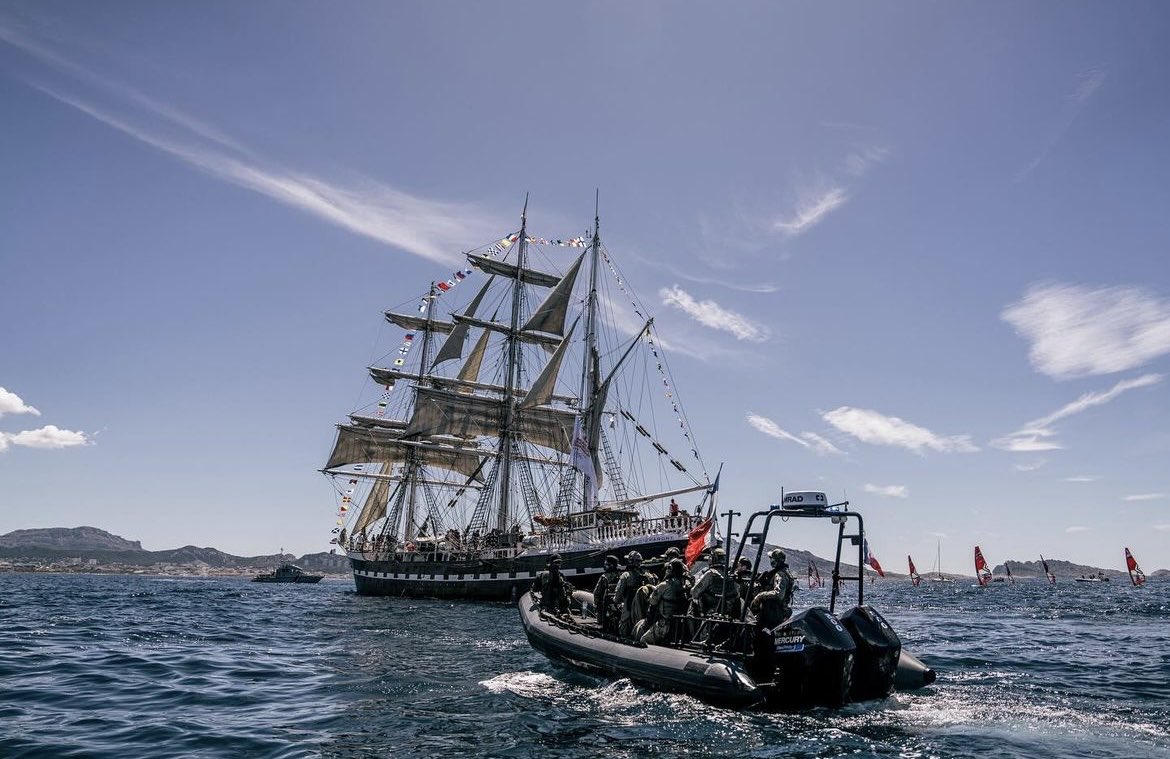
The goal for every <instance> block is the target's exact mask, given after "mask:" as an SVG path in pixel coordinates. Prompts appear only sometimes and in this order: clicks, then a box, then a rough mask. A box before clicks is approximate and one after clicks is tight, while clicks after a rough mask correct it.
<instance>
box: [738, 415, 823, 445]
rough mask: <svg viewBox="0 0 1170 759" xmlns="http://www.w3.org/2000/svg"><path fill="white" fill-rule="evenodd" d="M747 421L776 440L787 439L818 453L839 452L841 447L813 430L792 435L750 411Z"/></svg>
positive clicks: (769, 420) (764, 417)
mask: <svg viewBox="0 0 1170 759" xmlns="http://www.w3.org/2000/svg"><path fill="white" fill-rule="evenodd" d="M747 422H748V424H750V425H751V426H752V427H755V428H756V429H757V430H759V431H760V432H762V433H764V434H765V435H768V436H770V437H774V438H776V439H777V440H787V441H789V442H792V443H796V444H797V445H799V446H801V447H803V448H808V449H809V450H812V451H815V452H816V453H820V454H827V453H841V449H840V448H838V447H837V446H835V445H833V444H832V443H830V442H829V441H828V440H826V439H825V438H823V437H821V436H820V435H818V434H816V433H815V432H802V433H800V435H794V434H792V433H791V432H788V431H787V430H784V429H781V427H780V425H778V424H776V423H775V422H774V421H772V420H771V419H769V418H767V417H766V416H760V415H759V414H755V413H752V412H748V414H747Z"/></svg>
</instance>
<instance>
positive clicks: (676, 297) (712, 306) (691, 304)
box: [658, 285, 771, 343]
mask: <svg viewBox="0 0 1170 759" xmlns="http://www.w3.org/2000/svg"><path fill="white" fill-rule="evenodd" d="M658 296H659V297H660V298H662V303H663V305H666V306H673V307H674V308H677V309H679V310H680V311H682V312H683V313H685V314H686V315H687V316H690V317H691V318H692V319H694V320H695V321H697V322H699V323H700V324H702V325H703V326H706V327H710V328H711V329H717V330H720V331H723V332H730V333H731V334H732V335H735V338H736V339H737V340H750V341H751V342H754V343H761V342H764V341H765V340H767V339H768V337H769V336H770V335H771V332H770V331H769V330H768V328H767V327H765V326H764V325H762V324H758V323H756V322H754V321H752V320H751V319H749V318H747V317H746V316H744V315H742V314H737V313H736V312H734V311H731V310H729V309H726V308H724V307H723V306H720V305H719V304H718V303H716V302H715V301H713V300H704V301H697V300H695V299H694V297H692V296H691V294H690V293H688V292H687V291H686V290H683V289H682V288H681V287H679V286H678V285H674V286H673V287H664V288H662V289H661V290H659V291H658Z"/></svg>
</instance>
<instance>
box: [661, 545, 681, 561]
mask: <svg viewBox="0 0 1170 759" xmlns="http://www.w3.org/2000/svg"><path fill="white" fill-rule="evenodd" d="M662 555H663V556H664V557H666V559H667V560H668V561H669V560H670V559H677V558H680V557H682V551H680V550H678V549H677V548H675V547H674V546H671V547H670V548H667V549H666V552H665V553H663V554H662Z"/></svg>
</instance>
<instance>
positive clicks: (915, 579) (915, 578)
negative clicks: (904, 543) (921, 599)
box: [906, 554, 922, 588]
mask: <svg viewBox="0 0 1170 759" xmlns="http://www.w3.org/2000/svg"><path fill="white" fill-rule="evenodd" d="M906 561H908V562H910V583H911V584H912V585H913V586H914V587H916V588H917V587H918V583H920V582H922V576H921V575H920V574H918V570H917V569H915V568H914V559H912V558H910V556H909V554H907V555H906Z"/></svg>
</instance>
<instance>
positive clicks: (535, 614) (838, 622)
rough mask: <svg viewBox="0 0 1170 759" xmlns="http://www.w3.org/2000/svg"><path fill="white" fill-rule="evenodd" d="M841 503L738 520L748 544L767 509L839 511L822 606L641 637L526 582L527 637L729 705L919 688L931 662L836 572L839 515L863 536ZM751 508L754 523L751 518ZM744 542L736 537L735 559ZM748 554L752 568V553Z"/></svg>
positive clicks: (927, 679)
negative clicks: (560, 604)
mask: <svg viewBox="0 0 1170 759" xmlns="http://www.w3.org/2000/svg"><path fill="white" fill-rule="evenodd" d="M825 502H826V501H822V503H825ZM847 505H848V504H838V505H837V509H836V510H834V511H833V512H831V514H830V513H829V512H827V511H826V512H820V511H813V510H801V511H796V510H780V511H777V510H769V511H763V512H757V513H756V514H753V515H752V517H751V518H750V519H749V522H748V528H747V529H746V530H745V535H747V536H748V537H749V538H750V537H751V536H752V535H753V532H752V529H753V526H758V527H759V532H757V533H755V534H757V535H759V536H760V538H759V540H758V541H755V540H753V544H756V545H762V544H763V543H764V537H765V536H766V535H767V532H768V529H769V527H771V526H772V523H773V518H774V517H778V516H780V515H781V514H782V515H783V516H785V517H789V518H791V517H798V516H805V517H813V518H815V517H817V516H825V517H828V516H832V517H836V518H837V519H840V521H839V522H838V521H837V519H835V520H834V522H836V523H838V524H841V529H840V530H839V531H838V547H837V559H836V563H835V567H834V571H833V579H834V583H833V588H834V590H833V594H832V598H831V600H830V605H829V608H827V609H826V608H822V607H813V608H809V609H804V610H802V611H799V612H798V613H796V614H794V615H793V616H791V617H789V618H788V619H785V620H784V621H783V622H781V623H780V624H778V625H775V626H773V627H765V626H763V625H761V624H760V623H759V622H758V621H757V620H755V619H754V618H753V617H752V615H751V613H750V612H749V611H748V610H747V609H746V608H744V610H743V611H742V612H741V613H740V615H739V617H734V616H728V615H715V616H709V617H697V616H690V615H678V616H676V617H675V618H674V619H673V620H672V622H671V632H670V634H669V635H668V636H667V641H668V642H666V643H663V644H659V645H646V644H645V643H641V642H639V641H635V640H630V639H624V638H621V637H618V636H617V635H615V634H613V633H612V632H611V631H609V630H607V629H605V628H604V627H603V626H602V624H601V623H600V622H599V621H598V620H597V619H596V618H595V617H594V616H593V613H592V611H593V610H592V598H591V596H590V594H588V593H585V592H582V591H578V592H577V593H575V594H574V599H573V603H571V604H570V610H569V611H568V612H567V613H566V612H561V613H553V612H551V611H549V610H546V609H544V608H542V603H541V601H542V599H541V598H540V595H539V593H537V592H535V591H532V592H529V593H525V594H524V595H523V596H522V597H521V598H520V601H519V611H520V619H521V622H522V623H523V625H524V631H525V633H526V635H527V637H528V641H529V643H531V644H532V646H533V647H534V648H535V649H537V650H538V651H541V652H542V653H544V654H545V655H546V656H548V657H549V658H551V659H554V660H558V661H561V662H565V663H567V664H570V665H572V666H575V667H577V668H580V669H582V670H585V671H588V672H592V673H594V674H599V675H602V676H606V677H624V678H629V679H630V680H633V681H635V682H639V683H642V684H644V685H647V686H649V687H652V688H656V689H661V690H669V691H678V692H682V693H688V694H690V695H693V696H695V697H697V698H701V699H704V700H706V701H710V702H713V703H719V704H723V705H727V706H731V707H737V708H779V709H805V708H812V707H816V706H828V707H838V706H842V705H844V704H846V703H849V702H855V701H865V700H870V699H880V698H885V697H886V696H888V695H890V693H891V692H893V691H894V690H899V691H906V690H916V689H919V688H924V687H926V686H928V685H930V684H931V683H933V682H934V680H935V673H934V670H932V669H931V668H930V667H928V666H927V665H926V664H924V663H923V662H922V661H921V660H919V659H918V658H917V657H915V656H914V655H913V654H911V653H910V652H908V651H905V650H904V649H903V648H902V643H901V640H900V639H899V638H898V635H897V633H896V632H894V629H893V627H891V626H890V624H889V623H888V622H887V621H886V620H885V618H883V617H882V615H881V614H880V613H879V612H878V611H877V610H876V609H874V608H873V607H871V606H867V605H865V604H864V582H862V581H861V580H862V579H863V578H859V577H852V576H844V575H842V573H841V547H842V546H841V543H842V541H850V540H852V539H853V537H854V535H850V534H846V533H845V522H846V520H848V519H855V520H856V523H857V526H858V528H857V533H856V536H857V537H858V541H857V545H858V546H859V549H860V547H862V546H864V529H863V527H862V522H861V517H860V515H859V514H857V513H856V512H851V511H845V510H843V509H842V508H841V507H843V506H847ZM757 517H759V518H760V519H759V522H761V523H762V524H759V525H757V524H756V523H757ZM728 532H729V533H730V527H729V529H728ZM743 550H744V546H743V545H741V546H740V549H739V552H738V553H737V555H736V559H738V558H739V556H740V555H742V553H743ZM729 563H730V562H729ZM754 563H755V570H758V568H759V556H757V557H756V558H755V561H754ZM861 565H862V562H861V556H860V554H859V562H858V566H861ZM755 574H758V571H756V572H755ZM838 581H840V582H838ZM850 581H853V582H856V583H857V587H858V603H857V604H856V605H855V606H852V607H851V608H849V609H848V610H847V611H845V612H844V613H842V614H840V615H837V614H835V608H836V605H837V596H838V590H837V588H839V587H840V586H841V584H842V583H847V582H850ZM749 592H750V590H749ZM696 633H698V634H696ZM704 633H705V634H704ZM712 633H715V634H712Z"/></svg>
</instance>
